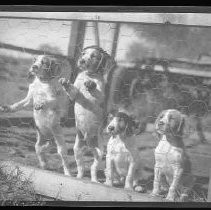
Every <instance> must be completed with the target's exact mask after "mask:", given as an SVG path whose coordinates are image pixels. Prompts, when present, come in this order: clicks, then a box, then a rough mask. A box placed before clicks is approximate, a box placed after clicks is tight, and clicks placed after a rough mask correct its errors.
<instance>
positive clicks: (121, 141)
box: [105, 117, 143, 191]
mask: <svg viewBox="0 0 211 210" xmlns="http://www.w3.org/2000/svg"><path fill="white" fill-rule="evenodd" d="M109 126H114V127H115V128H117V126H118V121H117V120H116V118H115V117H114V118H113V120H112V121H111V122H110V123H109V125H108V126H107V132H108V128H109ZM142 171H143V169H142V163H141V157H140V155H139V151H138V146H137V145H136V137H135V136H134V135H132V136H126V135H125V134H123V133H116V135H112V136H111V137H110V139H109V141H108V144H107V155H106V171H105V172H106V173H105V174H106V182H105V184H106V185H109V186H113V182H114V178H115V177H116V178H119V180H124V179H125V185H124V188H125V189H130V190H133V188H134V187H135V190H137V191H143V189H142V188H141V186H139V188H138V181H139V180H140V178H141V176H142Z"/></svg>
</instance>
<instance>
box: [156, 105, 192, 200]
mask: <svg viewBox="0 0 211 210" xmlns="http://www.w3.org/2000/svg"><path fill="white" fill-rule="evenodd" d="M185 124H186V121H185V116H184V115H183V114H181V113H180V112H179V111H178V110H175V109H168V110H165V111H162V112H161V113H160V114H159V116H158V118H157V120H156V122H155V131H156V133H157V136H158V139H159V143H158V146H157V147H156V149H155V152H154V153H155V167H154V186H153V191H152V195H159V194H160V192H161V190H162V187H163V189H164V184H165V182H167V184H168V185H169V186H170V187H169V190H168V194H167V197H166V199H167V200H169V201H175V199H176V196H177V194H179V195H180V196H179V199H180V201H185V200H186V199H187V198H188V193H189V191H190V189H191V187H192V185H193V183H194V178H193V176H192V175H191V163H190V160H189V158H188V156H187V154H186V152H185V146H184V143H183V141H182V138H183V134H184V129H185Z"/></svg>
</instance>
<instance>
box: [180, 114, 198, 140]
mask: <svg viewBox="0 0 211 210" xmlns="http://www.w3.org/2000/svg"><path fill="white" fill-rule="evenodd" d="M193 131H194V128H193V126H192V125H191V122H190V120H189V119H188V118H187V116H185V115H183V119H182V122H181V124H180V125H179V127H178V132H179V135H181V136H185V137H188V136H189V135H190V133H191V132H193Z"/></svg>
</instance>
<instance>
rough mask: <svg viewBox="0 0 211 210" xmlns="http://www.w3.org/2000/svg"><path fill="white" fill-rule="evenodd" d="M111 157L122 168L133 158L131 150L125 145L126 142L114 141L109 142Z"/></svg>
mask: <svg viewBox="0 0 211 210" xmlns="http://www.w3.org/2000/svg"><path fill="white" fill-rule="evenodd" d="M107 149H108V153H109V155H110V158H111V159H112V160H114V162H116V164H117V165H118V166H119V167H120V168H121V167H124V166H125V164H126V165H127V163H129V162H130V161H131V160H132V154H131V152H130V151H129V150H128V149H127V148H126V147H125V145H124V143H122V142H118V141H115V140H114V141H113V142H110V143H109V144H108V148H107Z"/></svg>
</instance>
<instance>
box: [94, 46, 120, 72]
mask: <svg viewBox="0 0 211 210" xmlns="http://www.w3.org/2000/svg"><path fill="white" fill-rule="evenodd" d="M100 53H101V59H100V61H99V65H98V67H97V69H98V70H99V71H101V72H102V73H103V74H107V73H108V72H109V71H110V70H111V69H113V67H114V66H115V65H116V62H115V60H114V59H113V57H111V56H110V55H109V54H108V53H107V52H105V51H104V50H100Z"/></svg>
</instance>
